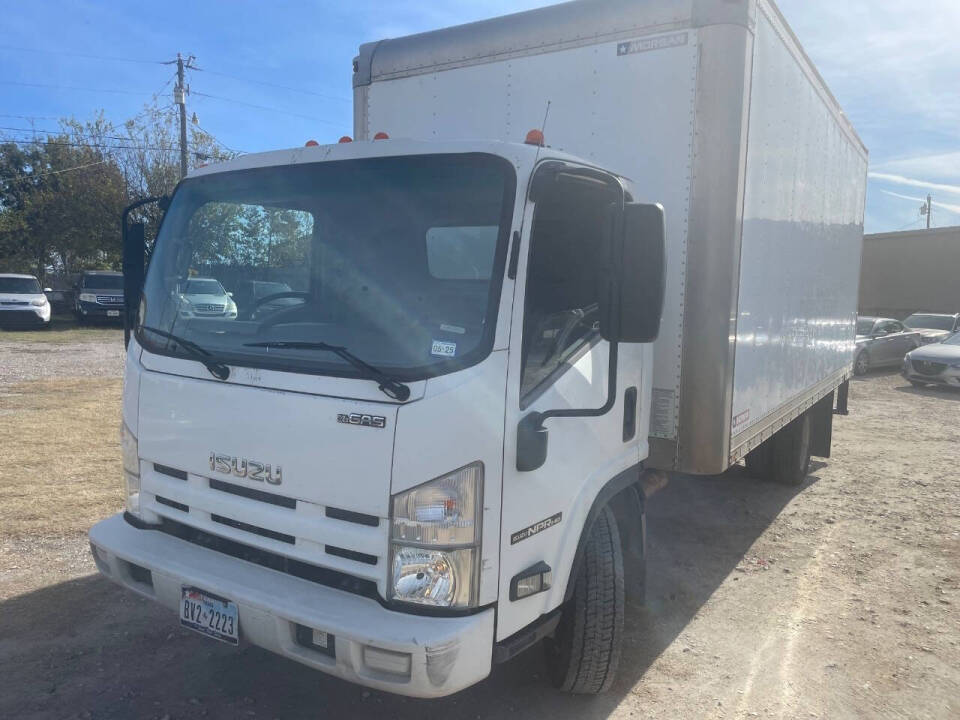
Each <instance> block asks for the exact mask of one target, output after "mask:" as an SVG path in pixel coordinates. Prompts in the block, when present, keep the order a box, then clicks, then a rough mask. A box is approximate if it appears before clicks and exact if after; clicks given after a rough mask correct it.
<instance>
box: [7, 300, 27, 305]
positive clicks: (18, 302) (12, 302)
mask: <svg viewBox="0 0 960 720" xmlns="http://www.w3.org/2000/svg"><path fill="white" fill-rule="evenodd" d="M29 304H30V303H29V302H28V301H27V300H4V301H3V302H0V305H29Z"/></svg>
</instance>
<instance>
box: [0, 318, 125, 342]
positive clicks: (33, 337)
mask: <svg viewBox="0 0 960 720" xmlns="http://www.w3.org/2000/svg"><path fill="white" fill-rule="evenodd" d="M122 338H123V328H122V327H118V326H116V325H108V324H102V325H78V324H77V321H76V319H75V318H74V317H73V315H55V316H54V317H53V322H52V323H51V324H50V327H49V328H48V329H47V330H4V329H2V328H0V342H5V341H15V342H28V343H78V342H105V341H109V340H118V341H122Z"/></svg>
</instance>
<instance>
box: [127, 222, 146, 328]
mask: <svg viewBox="0 0 960 720" xmlns="http://www.w3.org/2000/svg"><path fill="white" fill-rule="evenodd" d="M145 260H146V226H145V225H144V224H143V223H133V224H132V225H130V227H125V228H124V233H123V305H124V311H125V312H124V316H123V328H124V342H126V343H129V342H130V329H131V328H132V327H133V319H134V318H135V317H136V314H137V306H138V305H139V304H140V293H141V292H143V278H144V275H145V274H146V273H145V271H144V262H145Z"/></svg>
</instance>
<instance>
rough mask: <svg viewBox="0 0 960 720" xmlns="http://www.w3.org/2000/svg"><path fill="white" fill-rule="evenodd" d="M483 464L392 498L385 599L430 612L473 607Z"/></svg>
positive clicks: (468, 467) (467, 467) (469, 466)
mask: <svg viewBox="0 0 960 720" xmlns="http://www.w3.org/2000/svg"><path fill="white" fill-rule="evenodd" d="M482 510H483V463H479V462H476V463H473V464H471V465H467V466H466V467H463V468H460V469H459V470H455V471H454V472H452V473H449V474H448V475H444V476H442V477H438V478H436V479H435V480H431V481H430V482H427V483H424V484H423V485H419V486H417V487H415V488H412V489H410V490H407V491H406V492H402V493H399V494H397V495H394V496H393V502H392V507H391V513H390V581H389V588H390V596H391V599H393V600H398V601H400V602H407V603H414V604H417V605H428V606H431V607H444V608H466V607H473V606H476V604H477V597H478V595H479V577H480V528H481V519H482Z"/></svg>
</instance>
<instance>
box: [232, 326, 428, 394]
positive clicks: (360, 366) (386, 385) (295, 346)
mask: <svg viewBox="0 0 960 720" xmlns="http://www.w3.org/2000/svg"><path fill="white" fill-rule="evenodd" d="M244 347H262V348H274V349H277V350H325V351H327V352H332V353H334V354H335V355H339V356H340V357H342V358H343V359H344V360H346V361H347V362H348V363H350V364H351V365H353V366H354V367H355V368H357V370H359V371H360V372H362V373H363V377H364V378H366V379H367V380H373V381H374V382H376V383H377V387H379V388H380V390H381V391H382V392H383V394H384V395H386V396H387V397H391V398H393V399H394V400H399V401H400V402H404V401H405V400H407V398H409V397H410V388H409V387H407V386H406V385H405V384H403V383H402V382H400V381H399V380H397V379H396V378H392V377H390V376H389V375H387V374H386V373H384V372H383V371H382V370H378V369H377V368H375V367H374V366H373V365H368V364H367V363H365V362H364V361H363V360H361V359H360V358H358V357H357V356H356V355H354V354H353V353H352V352H350V351H349V350H347V349H346V348H345V347H342V346H341V345H330V344H328V343H325V342H300V341H297V340H271V341H267V342H255V343H244Z"/></svg>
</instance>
